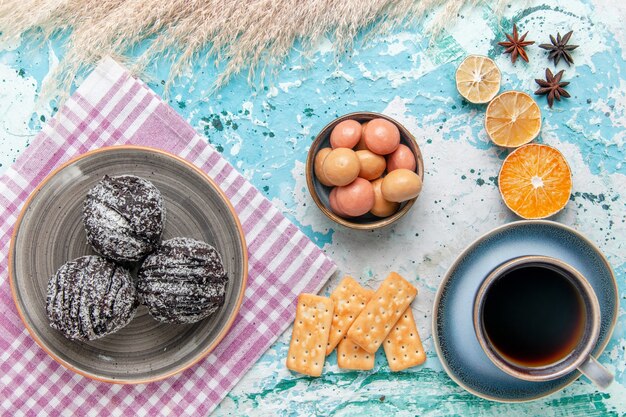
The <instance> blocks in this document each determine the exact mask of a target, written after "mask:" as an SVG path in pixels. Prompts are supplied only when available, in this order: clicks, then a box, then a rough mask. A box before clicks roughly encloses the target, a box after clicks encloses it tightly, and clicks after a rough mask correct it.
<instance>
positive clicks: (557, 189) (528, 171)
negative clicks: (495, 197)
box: [498, 143, 572, 219]
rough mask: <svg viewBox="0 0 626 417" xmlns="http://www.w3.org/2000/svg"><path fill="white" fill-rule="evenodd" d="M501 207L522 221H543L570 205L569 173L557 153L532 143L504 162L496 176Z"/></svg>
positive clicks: (548, 147) (563, 158)
mask: <svg viewBox="0 0 626 417" xmlns="http://www.w3.org/2000/svg"><path fill="white" fill-rule="evenodd" d="M498 187H499V188H500V194H501V195H502V199H503V200H504V203H505V204H506V205H507V207H508V208H510V209H511V210H512V211H513V212H514V213H515V214H517V215H518V216H520V217H523V218H524V219H543V218H545V217H549V216H552V215H553V214H556V213H558V212H559V211H561V210H562V209H563V207H565V205H566V204H567V202H568V201H569V198H570V194H571V192H572V173H571V171H570V168H569V165H568V164H567V161H566V160H565V157H563V154H561V152H559V151H558V150H557V149H555V148H553V147H551V146H548V145H540V144H537V143H531V144H529V145H526V146H522V147H520V148H518V149H516V150H514V151H513V152H511V154H510V155H509V156H507V158H506V159H505V160H504V163H503V164H502V168H501V169H500V174H499V175H498Z"/></svg>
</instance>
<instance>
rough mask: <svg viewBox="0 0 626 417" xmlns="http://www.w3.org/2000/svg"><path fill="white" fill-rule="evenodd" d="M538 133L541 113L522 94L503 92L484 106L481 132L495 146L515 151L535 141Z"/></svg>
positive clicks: (528, 97) (532, 101)
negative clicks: (483, 122) (484, 133)
mask: <svg viewBox="0 0 626 417" xmlns="http://www.w3.org/2000/svg"><path fill="white" fill-rule="evenodd" d="M540 129H541V111H540V110H539V106H537V103H536V102H535V100H533V99H532V98H531V97H530V96H529V95H528V94H526V93H522V92H520V91H505V92H504V93H502V94H500V95H499V96H498V97H496V98H494V99H493V100H491V103H489V106H487V112H486V113H485V130H486V131H487V135H489V138H491V140H492V141H493V143H495V144H496V145H499V146H505V147H507V148H516V147H518V146H521V145H524V144H526V143H528V142H530V141H531V140H533V139H535V138H536V137H537V135H538V134H539V130H540Z"/></svg>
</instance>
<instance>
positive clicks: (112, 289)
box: [46, 255, 137, 340]
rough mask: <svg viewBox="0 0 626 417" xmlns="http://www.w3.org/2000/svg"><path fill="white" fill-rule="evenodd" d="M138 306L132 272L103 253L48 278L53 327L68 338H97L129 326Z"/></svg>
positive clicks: (67, 265)
mask: <svg viewBox="0 0 626 417" xmlns="http://www.w3.org/2000/svg"><path fill="white" fill-rule="evenodd" d="M136 307H137V299H136V291H135V285H134V283H133V280H132V278H131V276H130V273H129V272H128V270H126V269H125V268H123V267H121V266H119V265H116V264H115V263H114V262H112V261H109V260H108V259H105V258H103V257H101V256H93V255H92V256H83V257H80V258H77V259H74V260H73V261H70V262H67V263H65V264H63V266H61V267H60V268H59V269H58V270H57V272H56V273H55V274H54V275H53V276H52V277H51V278H50V280H49V281H48V296H47V300H46V312H47V313H48V318H49V319H50V326H51V327H53V328H55V329H57V330H59V331H61V332H62V333H63V335H64V336H65V337H67V338H68V339H78V340H94V339H98V338H100V337H103V336H106V335H107V334H110V333H113V332H116V331H118V330H119V329H121V328H122V327H124V326H126V325H127V324H128V323H129V322H130V321H131V320H132V318H133V317H134V315H135V309H136Z"/></svg>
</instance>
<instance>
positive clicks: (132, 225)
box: [83, 175, 165, 262]
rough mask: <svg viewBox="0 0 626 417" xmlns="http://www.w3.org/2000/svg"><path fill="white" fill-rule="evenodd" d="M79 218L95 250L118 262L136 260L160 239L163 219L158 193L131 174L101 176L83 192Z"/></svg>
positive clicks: (148, 251) (159, 193)
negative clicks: (81, 218) (81, 213)
mask: <svg viewBox="0 0 626 417" xmlns="http://www.w3.org/2000/svg"><path fill="white" fill-rule="evenodd" d="M83 221H84V224H85V231H86V232H87V240H88V241H89V243H90V244H91V246H93V248H94V250H95V251H96V252H98V253H99V254H101V255H102V256H105V257H107V258H109V259H113V260H115V261H118V262H132V261H138V260H140V259H142V258H143V257H144V256H146V255H148V254H149V253H151V252H153V251H154V250H155V249H156V247H157V246H158V244H159V241H160V240H161V234H162V232H163V223H164V221H165V207H164V206H163V199H162V198H161V192H160V191H159V190H158V189H157V188H156V187H155V186H154V184H152V183H151V182H150V181H148V180H145V179H143V178H140V177H136V176H134V175H121V176H117V177H109V176H108V175H105V176H104V178H103V179H102V180H101V181H100V182H99V183H98V184H96V185H95V186H94V187H93V188H91V189H90V190H89V192H88V193H87V197H86V198H85V203H84V205H83Z"/></svg>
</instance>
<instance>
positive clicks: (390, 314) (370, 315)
mask: <svg viewBox="0 0 626 417" xmlns="http://www.w3.org/2000/svg"><path fill="white" fill-rule="evenodd" d="M416 295H417V289H416V288H415V287H414V286H413V285H411V284H410V283H409V282H408V281H407V280H405V279H404V278H402V277H401V276H400V275H398V274H397V273H395V272H392V273H390V274H389V276H388V277H387V278H385V280H384V281H383V282H382V284H380V287H379V288H378V290H376V292H375V293H374V295H372V298H370V300H369V302H368V303H367V304H366V305H365V308H364V309H363V311H361V313H360V314H359V316H358V317H357V318H356V320H355V321H354V323H352V326H350V329H349V330H348V338H349V339H351V340H352V341H353V342H354V343H356V344H357V345H359V346H361V347H362V348H363V349H365V350H366V351H367V352H369V353H376V350H378V348H379V347H380V345H381V344H382V343H383V340H385V338H386V337H387V335H388V334H389V332H390V331H391V329H392V328H393V325H394V324H396V322H397V321H398V319H399V318H400V317H401V316H402V314H403V313H404V310H406V308H407V307H408V306H409V305H410V304H411V302H412V301H413V299H415V296H416Z"/></svg>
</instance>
